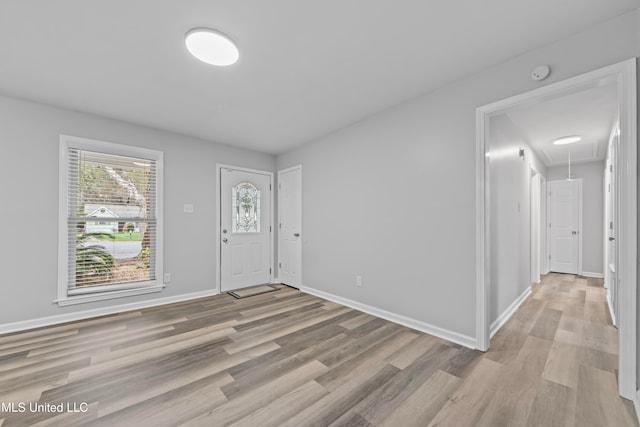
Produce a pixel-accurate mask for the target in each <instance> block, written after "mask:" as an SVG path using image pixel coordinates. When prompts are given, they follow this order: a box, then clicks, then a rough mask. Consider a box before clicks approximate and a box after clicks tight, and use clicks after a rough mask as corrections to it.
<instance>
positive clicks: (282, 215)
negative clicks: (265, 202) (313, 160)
mask: <svg viewBox="0 0 640 427" xmlns="http://www.w3.org/2000/svg"><path fill="white" fill-rule="evenodd" d="M301 222H302V168H301V167H300V166H296V167H293V168H290V169H285V170H282V171H279V172H278V227H279V233H278V278H279V279H280V281H281V282H282V283H285V284H287V285H289V286H293V287H295V288H300V286H301V285H302V277H301V269H302V237H301Z"/></svg>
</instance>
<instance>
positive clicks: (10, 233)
mask: <svg viewBox="0 0 640 427" xmlns="http://www.w3.org/2000/svg"><path fill="white" fill-rule="evenodd" d="M0 118H1V123H2V125H1V126H0V144H1V147H2V150H1V151H0V192H1V195H2V197H1V198H0V200H2V202H1V203H2V204H1V205H0V224H2V232H1V233H0V235H1V236H2V245H3V248H4V249H3V250H2V254H3V255H2V257H1V258H0V263H2V269H1V270H2V274H3V275H2V290H1V291H0V295H1V296H0V327H1V326H2V324H7V323H13V322H20V321H25V320H29V319H36V318H41V317H47V316H56V315H63V314H69V313H73V312H77V311H83V310H89V309H95V308H98V307H107V306H112V305H118V304H124V303H129V302H138V301H143V300H150V299H154V298H164V297H170V296H177V295H181V294H189V293H194V292H202V291H209V290H213V289H215V284H216V281H215V277H216V274H217V273H216V271H215V264H216V263H215V257H216V236H215V229H216V227H215V224H216V222H217V221H218V218H217V208H216V192H215V186H216V185H217V181H216V176H215V169H216V163H218V162H219V163H226V164H234V165H238V166H246V167H250V168H256V169H264V170H268V171H275V157H274V156H271V155H266V154H259V153H255V152H251V151H247V150H241V149H236V148H232V147H229V146H225V145H221V144H216V143H212V142H207V141H202V140H198V139H194V138H190V137H186V136H183V135H178V134H173V133H168V132H162V131H158V130H153V129H150V128H144V127H140V126H135V125H131V124H127V123H123V122H119V121H114V120H108V119H105V118H101V117H97V116H93V115H88V114H83V113H78V112H72V111H68V110H63V109H58V108H53V107H49V106H45V105H42V104H37V103H33V102H27V101H22V100H16V99H13V98H7V97H0ZM60 134H68V135H74V136H80V137H85V138H92V139H99V140H103V141H109V142H115V143H120V144H129V145H135V146H140V147H146V148H152V149H155V150H160V151H163V152H164V155H165V172H164V179H165V194H164V196H165V198H164V202H165V203H164V214H165V223H164V228H165V248H164V259H165V266H164V267H165V268H164V271H165V272H170V273H171V278H172V281H171V283H169V284H168V286H167V288H166V289H165V290H164V291H163V292H162V293H156V294H150V295H143V296H137V297H130V298H120V299H115V300H108V301H102V302H99V303H91V304H80V305H74V306H69V307H58V306H57V305H56V304H54V303H53V300H54V299H56V289H57V284H56V280H57V267H58V266H57V249H58V243H57V233H58V232H57V226H58V218H57V206H58V141H59V135H60ZM184 203H193V204H194V207H195V213H194V214H191V215H187V214H184V213H183V204H184ZM47 213H48V214H47ZM34 262H36V263H37V265H35V266H34V265H32V263H34Z"/></svg>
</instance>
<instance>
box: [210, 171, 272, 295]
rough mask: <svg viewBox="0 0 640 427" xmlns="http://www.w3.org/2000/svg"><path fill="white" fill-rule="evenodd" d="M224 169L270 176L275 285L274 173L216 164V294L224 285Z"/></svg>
mask: <svg viewBox="0 0 640 427" xmlns="http://www.w3.org/2000/svg"><path fill="white" fill-rule="evenodd" d="M222 169H234V170H237V171H242V172H250V173H259V174H262V175H269V186H270V191H269V197H270V201H271V203H270V204H271V208H270V209H269V210H270V213H269V215H270V220H271V221H270V222H269V241H270V245H269V252H271V253H270V257H269V259H270V261H269V262H270V267H269V268H270V270H271V274H270V277H269V278H270V280H271V283H273V277H274V276H273V275H274V271H275V268H274V259H275V258H274V255H275V254H274V252H275V246H274V244H275V239H274V238H273V230H274V227H273V225H274V222H273V221H274V206H273V172H270V171H265V170H260V169H249V168H245V167H241V166H234V165H227V164H223V163H216V186H215V187H216V204H217V206H216V213H217V215H218V218H217V220H216V242H217V244H216V245H215V247H216V251H217V253H216V292H217V293H221V292H222V291H221V283H222V269H221V265H222V240H221V238H220V234H221V233H220V221H221V220H222V203H221V201H222V200H221V196H222V195H221V192H220V185H221V179H220V174H221V173H222V172H221V171H222Z"/></svg>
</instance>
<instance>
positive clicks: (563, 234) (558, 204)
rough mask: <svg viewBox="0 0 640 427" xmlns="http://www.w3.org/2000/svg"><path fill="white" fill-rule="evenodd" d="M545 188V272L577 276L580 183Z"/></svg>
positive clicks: (554, 183)
mask: <svg viewBox="0 0 640 427" xmlns="http://www.w3.org/2000/svg"><path fill="white" fill-rule="evenodd" d="M548 184H549V189H548V197H549V203H548V206H549V208H548V209H549V215H548V218H547V221H548V224H549V227H548V228H549V269H550V270H551V271H554V272H556V273H569V274H579V273H580V268H579V259H580V232H581V229H580V209H581V194H580V193H581V192H580V188H581V185H580V184H581V180H579V179H576V180H572V181H568V180H563V181H550V182H549V183H548Z"/></svg>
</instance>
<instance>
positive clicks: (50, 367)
mask: <svg viewBox="0 0 640 427" xmlns="http://www.w3.org/2000/svg"><path fill="white" fill-rule="evenodd" d="M616 354H617V333H616V329H615V328H614V327H613V326H611V321H610V318H609V315H608V311H607V308H606V302H605V293H604V289H603V288H602V283H601V281H599V280H594V279H585V278H580V277H575V276H572V275H559V274H550V275H547V276H546V277H545V279H544V281H543V283H542V284H540V285H535V286H534V291H533V294H532V295H531V296H530V297H529V298H528V299H527V301H525V303H524V304H523V306H522V307H521V308H520V309H519V310H518V312H517V313H516V314H515V315H514V316H513V317H512V318H511V319H510V320H509V322H508V323H507V324H506V325H505V326H504V327H503V328H502V330H501V331H500V332H499V333H498V334H497V335H496V336H495V337H494V338H493V339H492V341H491V350H490V351H489V352H487V353H481V352H478V351H473V350H469V349H466V348H464V347H461V346H458V345H455V344H452V343H450V342H447V341H444V340H441V339H438V338H435V337H432V336H429V335H426V334H423V333H420V332H416V331H414V330H411V329H409V328H406V327H403V326H399V325H396V324H394V323H391V322H387V321H385V320H381V319H378V318H375V317H373V316H370V315H367V314H363V313H360V312H358V311H356V310H352V309H349V308H346V307H342V306H340V305H338V304H335V303H332V302H328V301H325V300H322V299H319V298H316V297H313V296H310V295H305V294H303V293H300V292H298V291H296V290H294V289H291V288H287V287H282V288H281V289H280V290H279V291H277V292H272V293H269V294H265V295H260V296H254V297H250V298H246V299H241V300H236V299H234V298H232V297H230V296H228V295H219V296H215V297H211V298H205V299H200V300H196V301H191V302H186V303H179V304H172V305H168V306H163V307H156V308H153V309H147V310H142V311H135V312H128V313H123V314H120V315H115V316H107V317H102V318H98V319H92V320H87V321H80V322H75V323H70V324H65V325H60V326H55V327H48V328H43V329H39V330H34V331H28V332H24V333H19V334H13V335H5V336H0V402H1V403H4V404H5V407H4V408H0V409H3V410H4V412H3V411H0V426H2V427H9V426H31V425H36V426H45V425H57V426H65V427H67V426H77V425H87V426H174V425H185V426H223V425H235V426H260V427H262V426H296V427H298V426H328V425H332V426H394V427H395V426H402V427H404V426H455V427H459V426H577V427H584V426H599V427H601V426H607V427H608V426H611V427H613V426H615V427H622V426H637V425H638V424H637V422H636V418H635V413H634V410H633V406H632V404H631V403H630V402H628V401H624V400H623V399H621V398H619V397H618V395H617V392H616V387H617V386H616V370H617V355H616ZM20 402H24V403H25V404H26V407H25V412H22V413H21V412H19V411H20V407H19V403H20ZM29 402H40V403H41V404H47V403H48V404H49V405H56V404H59V403H64V405H67V404H69V405H70V409H74V408H76V409H77V410H86V412H66V409H67V408H66V406H65V407H64V408H63V409H64V410H65V412H63V413H53V412H47V411H46V410H45V411H40V412H37V411H36V412H31V411H30V408H29ZM9 403H14V404H15V405H16V406H15V408H14V409H15V410H16V412H7V409H9V408H7V407H6V404H9ZM83 403H86V407H85V406H84V405H82V404H83ZM41 409H42V408H41ZM45 409H46V408H45Z"/></svg>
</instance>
